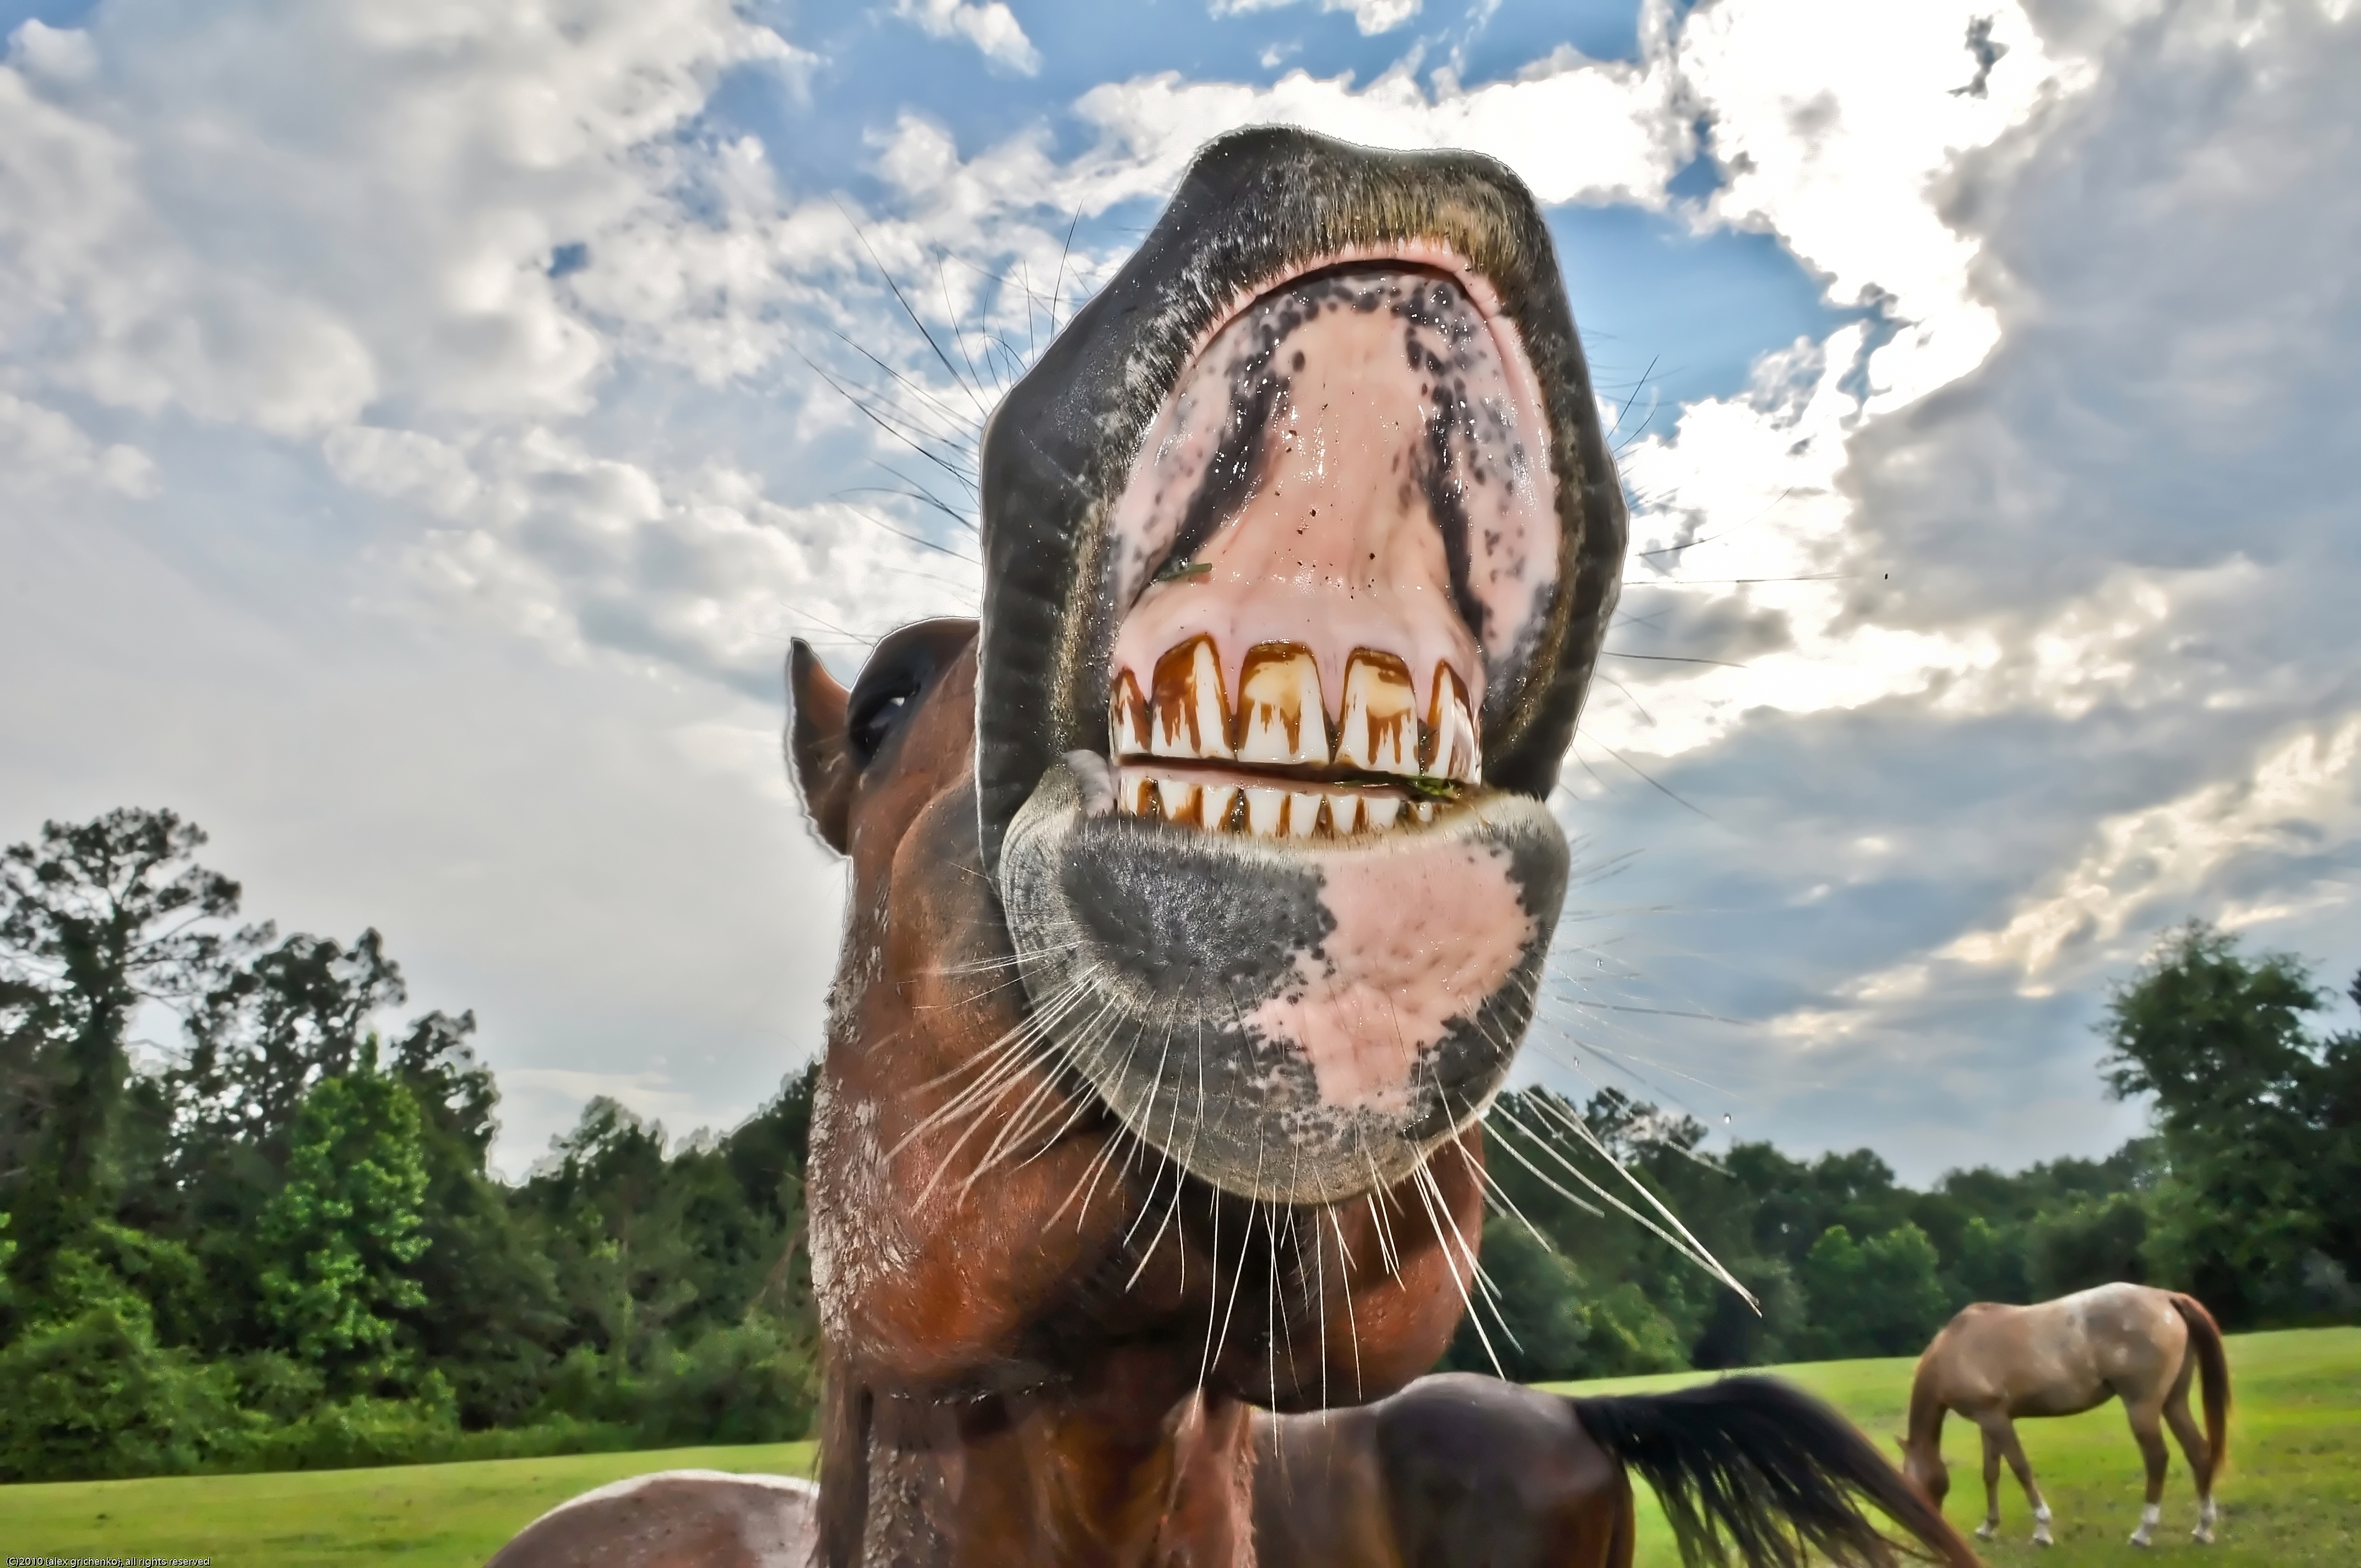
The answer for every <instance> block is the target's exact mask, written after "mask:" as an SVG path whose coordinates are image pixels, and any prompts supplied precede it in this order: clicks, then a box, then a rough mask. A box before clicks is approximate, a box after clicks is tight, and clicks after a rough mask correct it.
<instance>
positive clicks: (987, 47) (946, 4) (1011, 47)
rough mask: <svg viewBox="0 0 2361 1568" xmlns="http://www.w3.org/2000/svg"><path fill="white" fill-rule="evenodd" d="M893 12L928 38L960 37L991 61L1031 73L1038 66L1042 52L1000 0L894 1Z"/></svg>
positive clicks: (1037, 69) (1039, 65)
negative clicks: (980, 0) (978, 0)
mask: <svg viewBox="0 0 2361 1568" xmlns="http://www.w3.org/2000/svg"><path fill="white" fill-rule="evenodd" d="M894 14H895V16H901V17H905V18H906V19H907V20H910V21H913V22H916V23H917V24H918V26H919V27H923V28H925V29H926V31H927V34H928V37H930V38H952V37H958V38H965V39H966V40H967V41H968V42H970V43H972V44H973V45H974V46H975V47H976V49H978V50H979V51H981V52H982V54H983V58H984V59H986V60H991V61H992V62H993V63H994V64H995V65H999V66H1004V67H1005V68H1006V69H1008V70H1010V71H1018V72H1020V73H1022V74H1024V75H1027V76H1031V75H1033V74H1035V73H1036V72H1038V71H1039V70H1040V69H1041V51H1040V50H1039V49H1035V48H1034V47H1033V40H1032V39H1031V38H1027V37H1026V36H1025V27H1024V25H1023V24H1022V23H1020V22H1018V21H1017V19H1016V13H1015V12H1014V11H1011V10H1010V9H1009V8H1008V7H1007V6H1006V5H1004V4H1002V0H990V3H989V4H987V5H975V4H972V0H894Z"/></svg>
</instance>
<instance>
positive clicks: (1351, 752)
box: [1336, 648, 1418, 773]
mask: <svg viewBox="0 0 2361 1568" xmlns="http://www.w3.org/2000/svg"><path fill="white" fill-rule="evenodd" d="M1336 762H1337V763H1338V765H1340V766H1343V767H1347V768H1358V769H1360V770H1361V771H1362V772H1364V773H1417V772H1418V697H1417V695H1416V694H1415V693H1414V692H1413V691H1412V690H1411V680H1410V666H1409V665H1408V664H1405V663H1402V662H1401V661H1400V659H1398V658H1396V657H1394V655H1392V654H1391V653H1381V652H1378V651H1377V650H1375V649H1373V648H1356V649H1355V650H1353V657H1352V658H1351V660H1350V661H1348V662H1347V663H1345V716H1344V718H1343V719H1342V720H1341V721H1339V723H1338V725H1337V735H1336Z"/></svg>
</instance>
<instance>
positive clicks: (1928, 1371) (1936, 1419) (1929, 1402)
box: [1904, 1350, 1945, 1461]
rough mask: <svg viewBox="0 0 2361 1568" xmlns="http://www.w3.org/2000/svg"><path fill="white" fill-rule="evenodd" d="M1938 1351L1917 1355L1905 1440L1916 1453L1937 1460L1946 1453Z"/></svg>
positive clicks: (1911, 1380)
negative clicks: (1944, 1448) (1916, 1368)
mask: <svg viewBox="0 0 2361 1568" xmlns="http://www.w3.org/2000/svg"><path fill="white" fill-rule="evenodd" d="M1939 1381H1940V1377H1939V1373H1938V1369H1937V1366H1936V1362H1935V1353H1934V1352H1933V1351H1931V1350H1930V1351H1928V1352H1927V1354H1925V1355H1922V1356H1920V1357H1919V1358H1918V1370H1917V1373H1916V1376H1913V1377H1912V1378H1911V1379H1910V1426H1909V1431H1908V1435H1907V1436H1906V1437H1905V1440H1904V1442H1905V1446H1906V1447H1907V1448H1908V1449H1909V1450H1910V1452H1911V1453H1914V1454H1924V1455H1925V1456H1926V1457H1927V1459H1928V1460H1930V1461H1931V1460H1933V1459H1935V1458H1936V1457H1937V1456H1938V1455H1939V1454H1940V1453H1942V1452H1943V1416H1944V1414H1945V1410H1944V1406H1943V1398H1942V1394H1941V1392H1940V1390H1939V1388H1938V1383H1939Z"/></svg>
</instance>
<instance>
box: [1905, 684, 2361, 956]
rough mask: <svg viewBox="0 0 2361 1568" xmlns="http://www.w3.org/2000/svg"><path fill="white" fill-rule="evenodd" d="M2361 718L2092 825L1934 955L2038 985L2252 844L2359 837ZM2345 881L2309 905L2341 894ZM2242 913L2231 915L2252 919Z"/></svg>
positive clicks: (2297, 738) (2187, 894) (2346, 895)
mask: <svg viewBox="0 0 2361 1568" xmlns="http://www.w3.org/2000/svg"><path fill="white" fill-rule="evenodd" d="M2356 755H2361V717H2356V718H2348V719H2346V720H2345V722H2344V723H2342V724H2340V725H2337V726H2336V727H2334V729H2327V730H2324V731H2323V730H2313V729H2307V730H2305V731H2303V732H2301V733H2299V734H2297V735H2294V736H2292V737H2290V738H2289V739H2287V740H2283V741H2280V742H2279V744H2277V745H2275V746H2273V747H2271V748H2270V749H2269V750H2268V751H2265V752H2264V753H2263V754H2262V755H2260V756H2259V757H2257V758H2256V759H2255V760H2254V762H2253V763H2252V764H2251V767H2250V768H2249V770H2247V772H2246V773H2245V775H2244V776H2241V777H2235V778H2229V779H2224V780H2221V781H2218V782H2216V783H2213V784H2205V785H2203V786H2202V787H2201V788H2198V789H2194V790H2191V791H2190V792H2189V793H2188V794H2186V795H2180V796H2179V797H2177V798H2175V799H2172V800H2168V801H2162V802H2159V803H2158V804H2157V805H2155V806H2144V807H2142V808H2140V809H2139V810H2136V811H2127V812H2124V813H2122V814H2121V815H2118V816H2114V817H2108V818H2106V819H2105V820H2103V821H2102V822H2101V823H2099V825H2098V828H2097V830H2096V831H2095V832H2094V833H2093V834H2092V843H2091V845H2090V847H2089V848H2088V849H2087V850H2084V851H2083V853H2082V857H2081V860H2079V861H2076V862H2075V863H2074V865H2073V866H2072V867H2071V868H2070V869H2069V870H2068V871H2066V872H2064V873H2063V874H2062V875H2060V876H2059V877H2058V878H2057V879H2056V881H2055V882H2054V883H2051V884H2050V885H2049V886H2048V888H2047V889H2045V890H2044V891H2043V892H2042V893H2040V894H2037V896H2035V897H2033V898H2030V899H2028V900H2026V902H2025V903H2024V905H2022V906H2021V907H2020V908H2019V909H2018V910H2017V911H2016V912H2015V915H2014V916H2012V917H2011V918H2010V919H2009V921H2008V923H2007V924H2006V925H2005V926H2003V927H1999V928H1998V929H1996V930H1982V931H1971V932H1968V933H1966V934H1964V935H1962V936H1960V937H1959V938H1956V939H1955V940H1953V941H1952V942H1950V943H1949V944H1948V945H1947V946H1946V947H1945V948H1943V949H1942V950H1941V952H1940V953H1939V954H1938V957H1940V958H1949V959H1960V960H1961V961H1962V962H1966V963H1971V964H1990V965H1998V966H2003V967H2005V968H2008V969H2011V970H2015V971H2016V972H2017V974H2018V975H2019V976H2020V977H2021V979H2020V983H2021V984H2022V985H2023V987H2024V988H2025V989H2026V991H2027V992H2028V993H2029V994H2033V995H2043V994H2047V986H2048V982H2049V981H2050V980H2051V979H2052V978H2053V977H2054V974H2055V971H2056V970H2057V969H2058V967H2059V963H2060V961H2061V959H2064V958H2065V957H2066V956H2067V955H2068V953H2069V952H2070V950H2072V949H2074V948H2079V947H2082V946H2084V945H2086V944H2090V943H2111V942H2114V939H2115V938H2120V937H2122V936H2123V935H2124V934H2125V931H2126V930H2127V929H2134V928H2136V927H2138V926H2140V925H2143V924H2145V923H2147V922H2150V921H2154V920H2156V919H2157V917H2158V914H2159V913H2160V912H2161V913H2168V914H2169V911H2170V910H2171V909H2172V908H2173V907H2175V906H2176V905H2178V904H2183V903H2186V902H2187V901H2189V900H2190V899H2191V896H2192V895H2194V894H2200V893H2201V892H2202V891H2204V890H2205V889H2206V888H2207V886H2208V884H2209V883H2210V882H2211V881H2212V880H2213V878H2214V877H2215V876H2216V874H2217V873H2219V872H2221V870H2222V869H2223V868H2224V865H2226V864H2227V863H2228V862H2230V861H2234V860H2235V859H2238V858H2240V857H2243V856H2246V855H2251V854H2255V853H2257V852H2277V853H2285V852H2287V851H2289V850H2295V851H2297V852H2298V853H2301V854H2303V855H2307V856H2308V855H2311V854H2313V853H2316V852H2317V851H2318V850H2319V849H2320V848H2321V847H2322V845H2323V840H2324V841H2326V842H2327V843H2330V844H2350V843H2353V842H2355V841H2356V840H2361V787H2356V786H2361V773H2356V771H2355V768H2354V760H2355V758H2356ZM2355 893H2356V889H2354V888H2352V887H2350V886H2345V887H2343V888H2342V889H2340V890H2337V891H2335V892H2334V893H2329V894H2325V895H2324V896H2323V898H2321V899H2316V900H2314V901H2312V903H2311V905H2310V906H2309V907H2310V908H2311V909H2314V910H2316V909H2319V908H2323V907H2331V906H2334V905H2337V904H2341V903H2343V902H2345V901H2346V900H2349V899H2351V898H2352V897H2353V896H2354V894H2355ZM2256 923H2257V916H2255V915H2254V914H2253V913H2252V912H2249V914H2248V916H2247V917H2246V919H2245V920H2243V921H2242V922H2241V924H2247V925H2251V924H2256Z"/></svg>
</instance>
